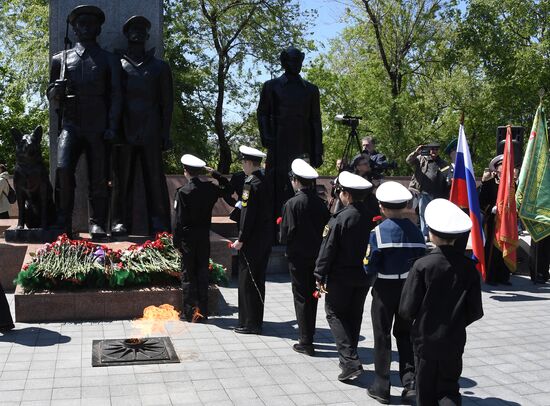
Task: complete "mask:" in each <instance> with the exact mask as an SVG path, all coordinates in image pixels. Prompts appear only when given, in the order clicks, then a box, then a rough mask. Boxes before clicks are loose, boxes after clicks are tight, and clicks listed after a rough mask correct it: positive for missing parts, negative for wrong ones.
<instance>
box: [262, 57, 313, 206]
mask: <svg viewBox="0 0 550 406" xmlns="http://www.w3.org/2000/svg"><path fill="white" fill-rule="evenodd" d="M304 57H305V54H304V53H303V52H301V51H300V50H298V49H296V48H294V47H290V48H287V49H285V50H284V51H282V52H281V57H280V59H281V65H282V66H283V68H284V70H285V73H284V74H283V75H282V76H280V77H278V78H276V79H272V80H269V81H267V82H265V83H264V85H263V88H262V92H261V94H260V102H259V104H258V110H257V116H258V128H259V130H260V136H261V139H262V145H263V146H264V147H265V148H267V150H268V152H267V161H266V171H267V174H268V177H269V178H270V179H271V180H272V181H273V182H274V192H275V197H274V199H275V207H274V210H275V215H276V216H278V215H279V213H280V211H281V207H282V206H283V203H284V202H285V201H286V200H288V199H289V198H291V197H292V195H293V194H294V193H293V191H292V186H291V185H290V182H289V180H288V171H289V170H290V164H291V163H292V161H293V160H294V159H295V158H304V157H307V158H309V162H310V163H311V165H312V166H313V167H315V168H318V167H319V166H321V164H322V163H323V143H322V128H321V107H320V102H319V89H318V88H317V86H315V85H314V84H312V83H310V82H308V81H307V80H304V79H303V78H302V77H301V76H300V71H301V69H302V63H303V61H304Z"/></svg>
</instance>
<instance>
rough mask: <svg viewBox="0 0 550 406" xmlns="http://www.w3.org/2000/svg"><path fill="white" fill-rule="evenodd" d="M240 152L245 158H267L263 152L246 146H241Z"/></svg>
mask: <svg viewBox="0 0 550 406" xmlns="http://www.w3.org/2000/svg"><path fill="white" fill-rule="evenodd" d="M239 152H240V153H241V154H243V155H244V156H250V157H256V158H260V159H261V158H265V157H266V156H267V155H266V154H264V153H263V152H262V151H260V150H259V149H256V148H252V147H247V146H246V145H241V146H240V147H239Z"/></svg>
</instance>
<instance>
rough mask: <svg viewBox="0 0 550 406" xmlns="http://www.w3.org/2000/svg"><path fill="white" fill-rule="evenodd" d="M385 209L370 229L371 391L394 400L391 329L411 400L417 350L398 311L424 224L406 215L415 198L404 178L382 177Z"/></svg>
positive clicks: (422, 247) (417, 254)
mask: <svg viewBox="0 0 550 406" xmlns="http://www.w3.org/2000/svg"><path fill="white" fill-rule="evenodd" d="M376 198H377V199H378V201H379V202H380V203H379V204H380V210H381V211H382V214H383V215H384V217H385V218H386V219H385V220H384V221H383V222H382V223H380V224H379V225H378V226H376V227H375V228H374V230H373V231H371V234H370V243H369V250H370V254H369V258H368V264H367V273H368V274H369V275H373V276H374V277H376V281H375V283H374V285H373V288H372V305H371V318H372V329H373V335H374V372H375V375H376V376H375V379H374V383H373V385H372V386H371V387H370V388H369V389H368V391H367V393H368V395H369V396H370V397H372V398H374V399H376V400H378V401H379V402H380V403H385V404H388V403H390V364H391V335H390V334H391V329H392V324H393V335H394V337H395V339H396V341H397V350H398V351H399V376H400V378H401V383H402V384H403V388H404V389H403V393H402V395H401V396H402V397H403V399H407V400H409V399H410V400H412V399H414V397H415V396H416V392H415V391H414V388H415V386H414V354H413V348H412V343H411V323H410V322H409V321H407V320H404V319H403V318H401V317H400V316H399V314H398V311H399V300H400V298H401V291H402V290H403V284H404V283H405V280H406V279H407V275H408V273H409V269H410V267H411V266H412V263H413V262H414V260H415V259H417V258H419V257H421V256H423V255H424V254H425V252H426V244H425V243H424V236H423V235H422V232H421V231H420V229H419V228H418V227H417V226H416V225H415V224H413V223H412V222H411V221H410V220H409V219H408V218H406V217H405V213H404V209H405V207H406V206H407V202H408V201H409V200H411V199H412V194H411V192H409V190H408V189H407V188H406V187H405V186H403V185H401V184H400V183H397V182H393V181H389V182H385V183H382V184H381V185H380V186H379V187H378V189H377V190H376Z"/></svg>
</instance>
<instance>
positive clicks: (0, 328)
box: [0, 323, 15, 333]
mask: <svg viewBox="0 0 550 406" xmlns="http://www.w3.org/2000/svg"><path fill="white" fill-rule="evenodd" d="M14 328H15V326H14V325H13V323H12V324H5V325H3V326H0V333H7V332H8V331H10V330H13V329H14Z"/></svg>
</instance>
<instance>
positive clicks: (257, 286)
mask: <svg viewBox="0 0 550 406" xmlns="http://www.w3.org/2000/svg"><path fill="white" fill-rule="evenodd" d="M239 152H240V153H241V158H242V165H243V171H244V172H245V174H246V176H247V177H246V179H245V182H244V186H243V195H242V208H241V218H240V225H239V238H238V239H237V241H235V242H234V243H233V244H232V245H231V247H232V248H235V249H237V250H239V325H238V326H237V327H236V328H235V332H236V333H241V334H260V333H261V330H262V323H263V319H264V299H265V269H266V267H267V261H268V260H269V254H270V252H271V242H272V235H273V196H272V194H271V193H270V188H269V187H268V185H267V183H266V181H265V175H264V173H263V171H262V169H261V167H260V164H261V162H262V159H263V158H265V156H266V155H265V154H264V153H263V152H262V151H259V150H257V149H256V148H251V147H247V146H241V147H239Z"/></svg>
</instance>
